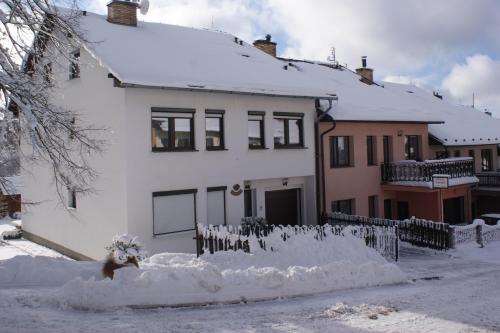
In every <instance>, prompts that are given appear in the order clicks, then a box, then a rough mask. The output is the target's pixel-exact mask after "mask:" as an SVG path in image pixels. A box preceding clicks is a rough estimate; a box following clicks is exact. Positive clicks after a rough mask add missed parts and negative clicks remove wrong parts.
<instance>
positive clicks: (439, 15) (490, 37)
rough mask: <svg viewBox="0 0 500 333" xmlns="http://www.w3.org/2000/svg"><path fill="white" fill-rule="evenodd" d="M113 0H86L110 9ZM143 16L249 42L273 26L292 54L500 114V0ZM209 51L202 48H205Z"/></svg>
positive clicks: (169, 11) (187, 4) (196, 4)
mask: <svg viewBox="0 0 500 333" xmlns="http://www.w3.org/2000/svg"><path fill="white" fill-rule="evenodd" d="M108 2H109V0H84V1H83V2H82V3H81V5H80V6H81V8H82V9H87V10H89V11H93V12H100V13H105V12H106V3H108ZM139 19H141V20H146V21H156V22H164V23H171V24H178V25H184V26H191V27H199V28H214V29H218V30H223V31H226V32H229V33H231V34H234V35H236V36H239V37H240V38H242V39H244V40H246V41H247V42H252V41H253V40H255V39H258V38H263V37H264V36H265V35H266V34H267V33H269V34H271V35H272V36H273V39H274V40H275V41H276V42H278V54H279V55H280V56H285V57H294V58H306V59H313V60H323V61H325V60H326V59H327V57H328V56H329V54H330V50H331V48H332V47H335V49H336V57H337V60H338V61H339V62H340V63H341V64H344V65H345V64H347V65H348V67H350V68H353V69H354V68H356V67H359V65H360V63H361V60H360V57H361V56H363V55H366V56H368V65H369V66H370V67H372V68H374V69H375V78H376V79H377V80H387V81H393V82H402V83H408V82H411V83H414V84H417V85H421V86H426V87H429V88H430V89H435V90H439V91H440V92H441V93H443V94H445V95H447V96H450V98H453V99H454V100H455V101H457V102H460V103H462V104H468V105H470V104H472V94H473V93H475V95H476V107H477V108H478V109H480V110H484V109H486V108H487V109H488V110H490V111H492V112H493V113H494V115H495V116H497V117H500V83H499V82H500V81H499V79H500V0H439V1H438V0H413V1H410V0H307V1H305V0H300V1H299V0H260V1H258V0H150V10H149V13H148V14H147V15H145V16H143V15H139ZM199 51H201V50H199Z"/></svg>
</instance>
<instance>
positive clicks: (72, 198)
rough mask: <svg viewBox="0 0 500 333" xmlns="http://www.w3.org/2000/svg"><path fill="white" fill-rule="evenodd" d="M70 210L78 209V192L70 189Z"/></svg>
mask: <svg viewBox="0 0 500 333" xmlns="http://www.w3.org/2000/svg"><path fill="white" fill-rule="evenodd" d="M68 208H73V209H76V191H75V190H74V189H71V188H68Z"/></svg>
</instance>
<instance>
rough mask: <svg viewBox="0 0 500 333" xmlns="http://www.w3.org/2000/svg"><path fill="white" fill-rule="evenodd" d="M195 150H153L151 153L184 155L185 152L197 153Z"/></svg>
mask: <svg viewBox="0 0 500 333" xmlns="http://www.w3.org/2000/svg"><path fill="white" fill-rule="evenodd" d="M197 151H199V150H197V149H169V148H153V149H152V152H153V153H165V152H167V153H186V152H197Z"/></svg>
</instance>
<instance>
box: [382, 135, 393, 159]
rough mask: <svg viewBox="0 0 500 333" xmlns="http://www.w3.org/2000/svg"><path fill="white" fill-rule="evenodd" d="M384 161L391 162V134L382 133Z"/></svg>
mask: <svg viewBox="0 0 500 333" xmlns="http://www.w3.org/2000/svg"><path fill="white" fill-rule="evenodd" d="M383 144H384V163H390V162H392V136H389V135H384V142H383Z"/></svg>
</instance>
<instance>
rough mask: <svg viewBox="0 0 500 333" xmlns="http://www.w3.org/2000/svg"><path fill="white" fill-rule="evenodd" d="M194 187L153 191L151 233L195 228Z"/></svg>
mask: <svg viewBox="0 0 500 333" xmlns="http://www.w3.org/2000/svg"><path fill="white" fill-rule="evenodd" d="M196 192H197V190H196V189H192V190H180V191H166V192H154V193H153V234H154V235H155V236H157V235H165V234H172V233H178V232H183V231H191V230H195V225H196Z"/></svg>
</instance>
